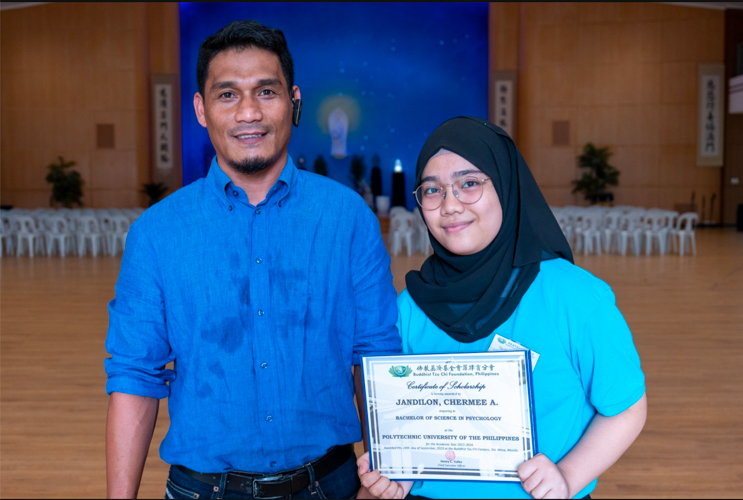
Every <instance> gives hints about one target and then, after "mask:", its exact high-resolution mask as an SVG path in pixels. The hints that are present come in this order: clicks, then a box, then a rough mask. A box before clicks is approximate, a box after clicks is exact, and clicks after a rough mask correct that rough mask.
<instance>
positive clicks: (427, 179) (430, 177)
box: [421, 175, 439, 183]
mask: <svg viewBox="0 0 743 500" xmlns="http://www.w3.org/2000/svg"><path fill="white" fill-rule="evenodd" d="M424 182H439V177H438V176H437V175H428V176H426V177H424V178H422V179H421V183H424Z"/></svg>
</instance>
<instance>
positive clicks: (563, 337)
mask: <svg viewBox="0 0 743 500" xmlns="http://www.w3.org/2000/svg"><path fill="white" fill-rule="evenodd" d="M397 305H398V311H399V312H398V320H397V328H398V330H399V332H400V335H401V336H402V348H403V352H404V353H406V354H432V353H457V352H484V351H487V350H488V348H489V347H490V344H491V343H492V341H493V338H494V336H495V334H496V333H497V334H498V335H501V336H503V337H506V338H508V339H511V340H514V341H516V342H519V343H520V344H522V345H523V346H524V347H525V348H528V349H531V350H532V351H535V352H537V353H538V354H539V360H538V361H537V365H536V367H535V368H534V371H533V383H534V406H535V413H536V418H537V442H538V447H539V452H541V453H544V454H545V455H546V456H547V457H548V458H549V459H550V460H552V461H553V462H555V463H557V462H559V461H560V460H561V459H562V458H563V457H564V456H565V455H566V454H567V453H568V452H569V451H570V450H571V449H572V448H573V446H575V444H576V443H577V442H578V441H579V440H580V438H581V437H582V436H583V433H584V432H585V430H586V428H587V427H588V425H589V424H590V422H591V419H593V417H594V415H596V413H597V412H598V413H600V414H602V415H604V416H607V417H611V416H614V415H617V414H619V413H621V412H623V411H624V410H626V409H627V408H629V407H630V406H632V405H633V404H635V403H636V402H637V401H638V400H639V399H640V398H641V397H642V395H643V394H644V393H645V375H644V374H643V372H642V369H641V368H640V357H639V356H638V355H637V350H636V349H635V345H634V343H633V342H632V334H631V333H630V330H629V327H628V326H627V323H626V322H625V321H624V318H623V317H622V314H621V313H620V312H619V309H617V306H616V304H615V299H614V294H613V293H612V291H611V288H610V287H609V286H608V285H607V284H606V283H604V282H603V281H601V280H600V279H598V278H596V277H595V276H593V275H592V274H590V273H589V272H587V271H585V270H583V269H581V268H579V267H577V266H574V265H573V264H571V263H570V262H568V261H566V260H564V259H553V260H547V261H543V262H542V263H541V268H540V271H539V274H538V275H537V277H536V279H535V280H534V282H533V283H532V284H531V286H530V287H529V289H528V290H527V292H526V293H525V294H524V296H523V297H522V298H521V302H520V303H519V305H518V307H517V308H516V310H515V311H514V313H513V314H512V315H511V317H510V318H508V320H507V321H506V322H505V323H503V324H502V325H500V326H499V327H498V328H496V330H495V331H494V332H493V333H492V334H490V335H489V336H488V337H486V338H484V339H481V340H478V341H476V342H472V343H470V344H463V343H460V342H457V341H456V340H454V339H452V338H451V337H449V335H447V334H446V333H445V332H444V331H443V330H441V329H440V328H439V327H438V326H436V325H435V324H434V323H433V322H432V321H431V320H430V319H428V317H427V316H426V314H425V313H424V312H423V311H422V310H421V309H420V308H419V307H418V305H417V304H416V303H415V301H413V299H412V297H411V296H410V294H409V293H408V291H407V289H406V290H403V292H402V293H401V294H400V296H399V297H398V299H397ZM595 487H596V480H594V481H593V482H592V483H591V484H589V485H588V486H587V487H586V488H584V489H583V490H582V491H581V492H579V493H578V494H577V495H576V498H582V497H584V496H586V495H588V494H590V493H591V492H592V491H593V489H594V488H595ZM411 493H412V494H414V495H420V496H424V497H429V498H531V497H530V496H529V495H528V494H527V493H526V491H524V489H523V488H522V487H521V483H506V482H502V483H498V482H463V481H418V482H416V483H415V485H414V486H413V489H412V490H411Z"/></svg>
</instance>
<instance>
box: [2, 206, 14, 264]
mask: <svg viewBox="0 0 743 500" xmlns="http://www.w3.org/2000/svg"><path fill="white" fill-rule="evenodd" d="M0 226H2V232H1V233H0V234H1V235H2V236H0V245H2V246H4V247H5V251H6V252H8V253H9V254H10V255H13V254H14V253H15V229H14V228H13V223H12V216H11V215H10V211H8V210H3V211H2V214H0Z"/></svg>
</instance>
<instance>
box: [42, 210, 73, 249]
mask: <svg viewBox="0 0 743 500" xmlns="http://www.w3.org/2000/svg"><path fill="white" fill-rule="evenodd" d="M47 225H48V229H47V231H46V233H45V235H44V236H45V237H46V254H47V255H49V256H51V255H53V254H54V247H55V243H56V247H57V250H58V251H59V256H60V257H64V256H65V254H66V253H67V251H68V250H70V251H73V250H74V248H75V234H74V233H73V232H72V231H71V230H70V225H69V223H68V222H67V219H65V218H64V217H62V216H61V215H53V216H51V217H48V218H47Z"/></svg>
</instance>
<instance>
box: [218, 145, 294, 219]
mask: <svg viewBox="0 0 743 500" xmlns="http://www.w3.org/2000/svg"><path fill="white" fill-rule="evenodd" d="M206 178H207V182H209V183H210V184H211V185H212V186H213V188H214V190H215V192H216V194H217V199H219V200H220V202H221V204H222V205H224V206H225V207H228V206H230V205H232V203H233V202H232V200H231V199H230V198H229V196H227V188H228V187H229V186H230V184H232V179H230V178H229V177H228V176H227V174H225V173H224V170H222V167H220V166H219V163H217V157H216V156H214V158H213V159H212V163H211V166H210V167H209V172H208V173H207V174H206ZM296 181H297V167H296V166H295V165H294V160H292V157H291V156H287V161H286V165H285V166H284V169H283V170H282V171H281V175H279V178H278V179H277V181H276V184H274V185H273V186H272V187H271V189H270V190H269V191H268V195H267V196H266V200H268V199H269V198H271V197H273V195H274V194H275V193H280V195H279V206H281V203H282V202H283V200H284V198H286V197H287V196H289V193H290V192H291V190H292V187H294V184H295V183H296Z"/></svg>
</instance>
